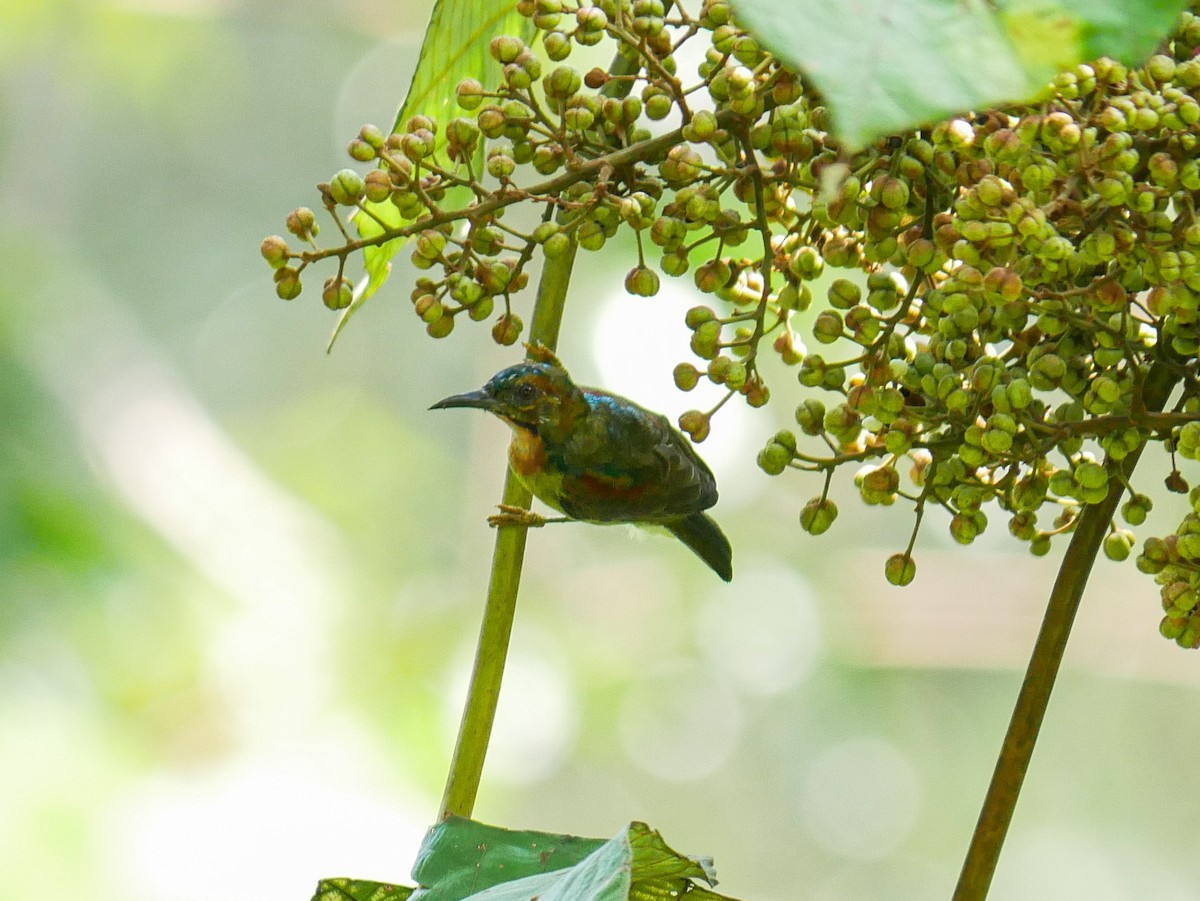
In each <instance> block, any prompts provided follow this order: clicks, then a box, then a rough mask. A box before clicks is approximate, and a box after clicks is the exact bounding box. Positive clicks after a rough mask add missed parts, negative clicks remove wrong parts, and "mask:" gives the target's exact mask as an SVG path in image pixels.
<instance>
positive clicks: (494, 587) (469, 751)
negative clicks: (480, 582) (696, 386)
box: [438, 242, 575, 820]
mask: <svg viewBox="0 0 1200 901" xmlns="http://www.w3.org/2000/svg"><path fill="white" fill-rule="evenodd" d="M574 262H575V244H574V243H573V242H572V244H571V247H570V250H569V251H568V252H567V253H564V254H562V255H561V256H558V257H555V258H554V259H548V260H546V262H545V266H544V267H543V268H542V278H541V281H540V282H539V283H538V294H537V302H536V303H535V305H534V308H533V322H532V323H531V324H530V329H529V343H530V344H541V345H543V346H545V347H547V348H549V349H550V350H554V349H555V348H556V346H557V345H558V331H559V326H560V325H561V324H562V316H563V307H564V305H565V303H566V299H567V286H568V284H569V282H570V279H571V267H572V265H573V264H574ZM532 500H533V498H532V496H531V495H530V493H529V491H528V489H526V488H525V486H523V485H522V484H521V483H520V482H518V481H517V479H516V477H515V476H514V475H513V474H512V470H509V471H508V475H507V477H506V478H505V481H504V499H503V502H504V503H505V504H508V505H510V506H513V507H525V508H528V507H529V505H530V503H531V502H532ZM527 534H528V530H527V529H525V528H524V527H516V526H504V527H501V528H499V529H497V530H496V548H495V550H494V551H493V553H492V575H491V580H490V582H489V583H488V593H487V604H486V606H485V607H484V611H483V625H482V627H481V628H480V631H479V646H478V648H477V649H476V651H475V666H474V669H473V670H472V671H471V682H470V685H469V686H468V688H467V701H466V706H465V708H464V709H463V716H462V722H461V723H460V724H459V729H458V741H457V742H456V743H455V745H454V757H453V759H452V760H451V762H450V773H449V775H448V776H447V777H446V790H445V793H444V794H443V795H442V810H441V814H440V816H439V817H438V819H439V820H444V819H446V817H449V816H461V817H469V816H470V815H471V811H472V810H473V809H474V807H475V796H476V794H478V792H479V780H480V778H481V777H482V776H483V761H484V758H485V757H486V756H487V749H488V740H489V739H490V738H491V735H492V724H493V723H494V722H495V720H496V705H497V704H498V703H499V701H500V682H501V680H502V679H503V678H504V664H505V661H506V659H507V658H508V643H509V639H510V638H511V636H512V627H513V618H514V617H515V616H516V612H517V589H518V588H519V587H520V584H521V564H522V562H523V561H524V559H525V538H526V535H527Z"/></svg>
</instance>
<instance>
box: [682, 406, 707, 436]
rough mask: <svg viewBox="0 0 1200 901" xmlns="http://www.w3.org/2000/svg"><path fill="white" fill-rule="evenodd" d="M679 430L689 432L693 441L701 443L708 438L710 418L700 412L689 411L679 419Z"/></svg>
mask: <svg viewBox="0 0 1200 901" xmlns="http://www.w3.org/2000/svg"><path fill="white" fill-rule="evenodd" d="M679 428H680V429H681V430H683V431H684V432H687V433H688V435H690V436H691V438H692V440H693V441H696V442H700V441H703V440H704V439H705V438H707V437H708V430H709V417H708V414H707V413H703V412H701V411H700V410H688V411H687V412H686V413H683V414H682V415H680V417H679Z"/></svg>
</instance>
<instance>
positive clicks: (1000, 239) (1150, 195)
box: [693, 12, 1200, 647]
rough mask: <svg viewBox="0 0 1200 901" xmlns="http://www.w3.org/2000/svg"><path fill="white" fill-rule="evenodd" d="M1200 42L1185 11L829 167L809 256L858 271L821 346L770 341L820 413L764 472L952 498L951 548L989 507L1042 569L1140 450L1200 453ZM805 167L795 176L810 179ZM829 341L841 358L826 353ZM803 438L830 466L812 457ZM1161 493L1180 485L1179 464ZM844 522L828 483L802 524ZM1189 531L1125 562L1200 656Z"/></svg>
mask: <svg viewBox="0 0 1200 901" xmlns="http://www.w3.org/2000/svg"><path fill="white" fill-rule="evenodd" d="M1198 46H1200V18H1197V17H1196V16H1195V15H1194V14H1193V13H1190V12H1189V13H1185V14H1183V15H1182V16H1181V18H1180V20H1179V22H1178V24H1177V27H1176V29H1175V31H1174V33H1173V34H1172V36H1171V39H1170V40H1169V41H1168V42H1167V43H1166V44H1164V46H1163V47H1162V49H1161V52H1160V53H1159V54H1157V55H1155V56H1154V57H1153V58H1151V59H1150V60H1149V61H1148V62H1147V63H1146V64H1145V65H1144V66H1143V67H1141V68H1139V69H1129V68H1126V67H1124V66H1122V65H1120V64H1118V63H1115V62H1113V61H1112V60H1108V59H1101V60H1098V61H1096V62H1095V63H1093V64H1091V65H1087V66H1080V67H1078V68H1077V69H1076V70H1075V71H1073V72H1068V73H1064V74H1063V75H1061V76H1059V78H1057V79H1056V80H1055V82H1054V84H1053V85H1052V86H1051V87H1050V88H1049V89H1048V90H1047V91H1046V92H1045V94H1044V96H1043V97H1042V98H1040V100H1039V101H1038V102H1037V103H1035V104H1031V105H1029V106H1026V107H1021V108H1013V109H1006V110H998V111H992V112H990V113H987V114H985V115H980V116H975V117H963V118H959V119H954V120H951V121H949V122H944V123H941V124H939V125H936V126H934V127H932V128H929V129H924V130H921V131H919V132H915V133H912V134H908V135H902V136H897V137H894V138H892V139H890V140H887V141H884V142H881V143H880V144H878V145H877V146H876V147H874V148H872V149H871V150H869V151H867V152H865V153H863V154H860V155H857V156H855V157H850V158H848V159H846V158H843V159H841V160H839V163H840V164H842V165H844V166H845V171H846V174H845V175H844V177H841V179H840V181H839V182H838V184H837V186H836V188H835V189H833V190H831V191H825V192H810V194H809V197H810V203H809V204H808V205H807V208H808V210H809V212H808V213H807V216H805V215H804V214H803V213H796V214H794V215H796V216H797V218H798V227H799V228H800V229H802V230H803V234H804V236H805V242H804V245H803V246H802V247H801V248H799V250H801V251H804V252H806V253H807V254H812V253H814V252H815V253H816V254H817V255H818V256H819V258H820V262H823V264H824V265H825V266H826V267H829V268H831V269H845V270H851V272H850V273H847V274H846V275H845V276H843V277H833V278H830V277H829V276H833V275H834V273H832V272H830V273H828V275H827V276H826V278H824V279H823V280H822V284H823V286H824V294H825V300H826V303H825V304H824V305H822V308H821V309H820V311H819V312H817V313H816V314H815V315H809V316H807V317H805V320H804V321H805V322H806V326H807V331H808V332H809V334H811V336H812V342H813V344H815V345H818V346H819V349H817V348H814V350H813V351H812V352H808V351H807V350H805V349H803V348H800V346H799V342H798V341H796V340H795V339H792V338H791V337H790V334H789V333H787V332H785V334H789V337H788V338H787V339H785V340H780V341H779V342H778V345H777V349H778V350H779V351H780V353H781V356H783V357H784V359H785V360H786V361H787V362H795V363H796V365H797V367H798V379H799V381H800V383H801V384H802V385H803V386H805V387H808V388H811V389H816V390H818V391H820V392H825V393H828V394H830V395H833V400H832V401H821V400H818V399H816V398H813V397H810V398H808V399H806V400H805V401H803V402H802V403H801V404H800V405H799V406H798V407H797V408H796V421H797V425H798V426H799V429H798V430H797V431H796V432H792V431H785V432H781V433H779V434H777V435H775V436H773V437H772V438H771V439H770V440H769V441H768V442H767V444H766V446H765V447H764V448H763V450H762V451H761V452H760V454H759V458H758V462H759V466H760V467H761V468H762V469H763V470H764V471H765V472H767V473H769V474H773V475H774V474H778V473H782V472H784V471H786V470H787V469H789V468H796V469H801V470H813V471H820V472H826V473H829V472H830V471H832V469H833V468H836V467H837V466H840V465H842V464H843V463H853V464H854V465H855V466H856V467H860V468H859V469H858V473H857V476H856V479H855V484H856V485H857V487H858V489H859V493H860V495H861V497H862V499H863V500H864V501H865V502H866V503H868V504H890V503H894V502H895V501H896V499H897V498H905V499H907V500H909V501H910V502H912V503H913V504H914V505H915V506H916V508H917V509H918V510H922V509H923V508H924V507H925V506H926V505H928V504H934V505H936V506H939V507H942V508H944V509H945V510H947V511H948V514H949V517H950V525H949V529H950V534H951V536H952V537H953V538H954V539H955V540H956V541H958V542H961V543H969V542H971V541H972V540H974V539H975V537H977V536H978V535H979V534H980V533H981V532H982V531H984V530H985V529H986V527H987V525H988V519H987V516H986V515H985V513H984V507H985V505H987V504H989V503H990V502H993V501H994V502H995V503H996V505H997V506H998V507H999V508H1000V509H1001V510H1003V511H1004V512H1005V513H1007V514H1008V517H1009V519H1008V525H1009V530H1010V532H1011V533H1012V534H1013V535H1014V536H1015V537H1017V538H1018V539H1019V540H1022V541H1025V542H1028V544H1029V547H1030V549H1031V551H1032V552H1033V553H1034V554H1038V555H1041V554H1045V553H1047V552H1048V551H1049V550H1050V547H1051V541H1052V539H1053V538H1054V537H1056V536H1058V535H1061V534H1064V533H1067V532H1070V531H1071V530H1072V529H1073V527H1074V524H1075V522H1076V520H1077V518H1078V516H1079V514H1080V512H1081V510H1082V509H1084V508H1086V507H1087V506H1089V505H1095V504H1099V503H1101V502H1103V501H1105V500H1106V499H1107V498H1109V496H1110V492H1113V491H1122V490H1124V488H1125V487H1126V481H1127V479H1126V472H1125V467H1124V465H1123V464H1124V462H1125V461H1127V460H1128V461H1130V462H1132V460H1134V459H1136V456H1137V454H1139V453H1140V451H1141V449H1142V448H1143V446H1144V445H1145V444H1146V443H1147V442H1148V441H1150V440H1152V439H1154V438H1158V439H1160V440H1161V439H1162V438H1163V437H1166V438H1167V440H1168V441H1169V443H1170V444H1171V445H1172V446H1173V447H1174V448H1175V449H1176V450H1177V451H1178V453H1179V454H1180V455H1181V456H1183V457H1193V456H1200V422H1194V421H1192V420H1194V419H1200V383H1198V382H1197V376H1196V373H1197V369H1196V365H1195V357H1196V355H1197V351H1198V350H1200V315H1198V310H1200V255H1198V252H1197V251H1198V250H1200V215H1198V214H1197V212H1196V210H1197V200H1198V199H1200V148H1198V145H1200V129H1197V128H1196V124H1197V122H1200V58H1196V57H1197V48H1198ZM767 118H768V119H770V116H768V117H767ZM759 127H760V128H765V127H764V126H763V125H762V124H761V123H760V125H759ZM808 131H809V134H808V137H809V138H810V139H811V144H810V143H808V142H804V143H803V145H802V146H803V153H804V154H812V153H814V152H815V153H816V154H817V157H816V158H817V159H818V160H819V158H820V154H821V153H822V152H825V151H822V148H828V147H829V144H830V142H829V139H828V136H826V135H812V134H811V131H812V129H811V126H810V128H809V130H808ZM765 154H766V151H765V150H764V155H765ZM782 158H783V159H785V160H787V161H788V164H789V165H788V168H787V169H786V170H784V171H786V172H787V173H793V172H797V168H796V164H795V161H793V160H791V159H789V158H788V156H787V154H786V153H785V154H784V155H783V157H782ZM812 159H813V157H811V156H809V160H810V168H811V161H812ZM773 171H774V172H775V173H777V174H778V173H779V172H780V171H781V170H780V169H779V168H778V167H777V168H776V169H774V170H773ZM798 174H799V175H800V176H801V177H805V176H807V175H808V173H807V172H805V171H804V170H803V166H802V165H801V167H800V168H799V171H798ZM785 183H786V182H785V181H783V180H778V181H776V183H775V185H774V187H775V190H776V191H777V192H781V191H782V190H783V185H784V184H785ZM798 186H799V185H798V184H796V183H793V185H792V188H793V190H794V189H795V188H796V187H798ZM805 206H806V205H803V204H791V205H790V207H791V208H792V209H795V210H803V209H805ZM796 231H797V224H792V225H789V226H788V234H789V235H792V234H795V233H796ZM773 237H774V242H773V243H774V246H775V247H776V248H783V247H785V246H786V245H785V243H784V242H785V241H786V240H787V238H786V237H785V236H782V235H780V236H773ZM795 253H796V252H795V251H793V253H792V255H790V256H784V254H783V253H781V252H779V251H778V250H777V252H776V255H775V257H776V258H775V261H774V272H773V273H772V275H773V282H772V285H771V296H770V301H771V305H772V308H774V304H775V303H777V298H781V297H782V294H783V289H784V288H789V287H791V285H793V284H795V282H790V281H789V280H788V277H789V276H792V277H795V278H797V279H798V281H799V283H800V284H801V286H805V280H806V279H809V280H811V279H810V276H809V273H813V272H815V273H816V274H817V275H820V272H821V267H820V265H814V264H813V263H812V262H811V261H801V260H799V259H797V258H796V256H795ZM777 286H779V287H777ZM805 287H810V286H805ZM800 298H801V299H800V302H799V303H798V304H796V303H795V302H794V301H789V302H788V303H781V304H779V309H780V310H781V312H786V311H787V310H788V308H792V309H793V310H799V311H803V310H804V309H805V308H806V307H807V306H808V305H809V303H810V302H811V296H810V294H809V293H808V292H803V291H802V292H801V293H800ZM700 343H701V344H703V343H704V342H703V340H702V341H701V342H700ZM695 346H696V345H695V343H694V344H693V347H694V348H695ZM838 347H843V348H846V349H847V350H846V351H845V352H843V353H842V354H840V356H835V355H834V353H833V351H835V350H836V349H837V348H838ZM826 348H829V350H826ZM787 355H790V356H791V357H792V359H790V360H789V359H788V356H787ZM796 357H799V358H800V359H799V360H796ZM1152 365H1158V366H1160V367H1162V368H1163V369H1164V370H1165V371H1167V372H1168V373H1169V380H1170V382H1171V383H1172V384H1174V385H1176V386H1178V387H1177V390H1176V393H1175V394H1174V395H1172V397H1171V403H1172V407H1171V409H1170V410H1169V411H1168V412H1167V413H1164V414H1158V413H1157V412H1156V411H1154V410H1149V411H1148V410H1147V409H1146V406H1145V404H1146V401H1147V397H1146V395H1145V394H1144V392H1143V388H1144V385H1145V382H1146V379H1147V376H1148V374H1149V372H1150V369H1151V366H1152ZM1162 400H1165V398H1162ZM798 436H799V439H800V442H801V443H800V444H798V441H797V438H798ZM806 437H809V438H811V439H814V440H815V441H816V442H818V443H819V444H820V445H821V446H822V447H823V448H824V453H821V452H820V451H819V450H818V451H817V452H813V453H809V452H807V451H806V450H805V449H804V447H803V442H804V439H805V438H806ZM902 476H906V477H907V478H903V477H902ZM1167 484H1168V487H1169V488H1172V489H1173V490H1177V491H1179V490H1182V491H1186V490H1187V482H1186V480H1185V479H1184V478H1183V477H1182V476H1181V475H1180V474H1179V473H1178V472H1175V473H1173V474H1172V477H1171V478H1169V479H1168V483H1167ZM827 487H828V483H827ZM1149 509H1150V500H1149V498H1147V497H1146V496H1145V495H1144V494H1141V493H1133V494H1132V496H1131V497H1130V498H1129V499H1128V500H1127V501H1126V502H1125V503H1124V504H1123V505H1122V506H1121V508H1120V519H1119V520H1114V522H1113V523H1112V526H1111V530H1110V533H1109V535H1108V537H1107V539H1106V540H1105V542H1104V545H1103V547H1104V551H1105V553H1106V555H1107V556H1109V557H1110V558H1112V559H1114V560H1123V559H1125V558H1127V557H1129V556H1130V554H1131V552H1132V549H1133V547H1134V536H1133V533H1132V532H1131V531H1130V529H1129V528H1127V527H1129V526H1139V525H1141V524H1142V523H1143V522H1144V521H1145V519H1146V514H1147V512H1148V511H1149ZM1047 510H1049V511H1050V514H1049V516H1047V515H1046V511H1047ZM836 515H837V508H836V507H835V506H834V505H833V503H832V501H830V500H828V498H827V497H826V496H825V493H822V494H821V495H820V496H819V497H817V498H814V499H813V501H811V502H810V503H809V504H808V505H807V506H806V507H805V508H804V510H803V511H802V514H801V525H802V527H803V528H805V529H806V530H808V531H810V532H812V533H813V534H819V533H821V532H823V531H825V530H826V529H828V528H829V526H830V524H831V523H832V521H833V519H834V518H835V517H836ZM1043 518H1045V520H1048V521H1044V520H1043ZM918 521H919V517H918ZM1191 529H1196V531H1197V532H1200V525H1198V523H1197V522H1192V521H1190V519H1189V520H1185V522H1184V523H1183V524H1182V525H1181V526H1180V529H1179V530H1178V531H1177V533H1176V534H1175V535H1172V536H1169V537H1168V538H1166V539H1150V540H1149V541H1148V542H1147V544H1146V548H1145V552H1144V553H1143V554H1142V555H1141V557H1139V565H1140V566H1141V567H1142V568H1143V569H1145V570H1147V571H1150V572H1156V573H1159V579H1160V581H1162V582H1163V584H1164V591H1163V597H1164V604H1165V605H1167V608H1168V609H1167V617H1166V618H1165V619H1164V623H1163V634H1164V635H1167V636H1168V637H1170V638H1174V639H1175V640H1176V641H1178V642H1179V643H1180V644H1181V645H1184V646H1187V647H1195V646H1196V645H1197V643H1200V638H1198V636H1200V632H1198V627H1200V615H1198V614H1196V612H1195V605H1194V604H1193V603H1192V599H1193V597H1194V593H1193V592H1192V591H1191V589H1194V588H1195V587H1196V586H1195V585H1193V583H1192V582H1191V581H1188V579H1187V578H1186V577H1185V575H1184V573H1186V572H1188V570H1189V568H1190V567H1193V566H1195V560H1193V559H1191V558H1189V557H1188V556H1187V553H1188V552H1190V550H1192V549H1191V548H1190V547H1189V543H1188V541H1185V540H1183V538H1184V536H1186V535H1187V534H1188V532H1189V530H1191ZM914 537H915V536H914ZM1181 542H1182V546H1183V553H1182V554H1181V553H1180V551H1179V548H1180V545H1181ZM911 550H912V544H911V542H910V544H909V547H908V549H907V550H906V551H905V552H904V553H901V554H897V555H895V556H894V557H893V558H891V559H890V560H889V561H888V563H887V564H886V567H885V574H886V576H887V578H888V579H889V581H892V582H893V583H895V584H907V583H908V582H909V581H911V579H912V578H913V576H914V575H915V565H914V564H913V560H912V556H911ZM1195 550H1197V552H1198V553H1200V538H1197V547H1196V548H1195ZM1196 559H1198V560H1200V558H1196ZM1196 571H1197V573H1200V567H1197V568H1196ZM1164 574H1165V575H1164ZM1185 581H1187V583H1188V585H1189V586H1191V589H1189V591H1184V590H1183V588H1182V583H1183V582H1185Z"/></svg>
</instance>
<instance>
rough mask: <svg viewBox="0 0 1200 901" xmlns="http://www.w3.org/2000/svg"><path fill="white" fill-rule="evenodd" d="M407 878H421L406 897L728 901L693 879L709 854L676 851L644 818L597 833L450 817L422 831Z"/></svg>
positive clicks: (426, 900) (706, 877) (706, 872)
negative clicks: (602, 835) (611, 833)
mask: <svg viewBox="0 0 1200 901" xmlns="http://www.w3.org/2000/svg"><path fill="white" fill-rule="evenodd" d="M413 878H414V879H416V880H417V881H418V882H419V883H421V885H422V886H427V888H421V889H419V890H418V891H417V892H416V893H414V895H413V901H531V899H534V898H536V899H538V901H629V899H635V901H656V899H676V898H680V897H683V896H687V897H691V898H694V899H696V901H730V899H728V898H726V897H725V896H723V895H718V894H716V893H715V892H711V891H708V890H707V889H704V888H702V887H701V886H698V885H696V884H695V883H694V882H693V881H692V880H693V879H699V880H703V881H705V882H707V883H709V884H712V883H715V881H716V878H715V876H714V875H713V871H712V865H711V863H710V862H708V861H701V860H695V859H692V858H689V857H684V856H682V855H680V854H678V853H677V852H675V851H673V850H672V849H671V848H670V847H668V846H667V845H666V843H665V842H663V840H662V837H661V836H660V835H659V834H658V833H657V832H655V831H654V830H652V829H651V828H650V827H649V826H647V825H646V824H645V823H630V824H629V826H627V827H626V828H625V829H623V830H621V832H620V833H618V834H617V835H616V836H615V837H614V838H612V839H610V840H608V841H603V840H601V839H587V838H578V837H575V836H569V835H556V834H549V833H542V832H514V831H510V830H507V829H499V828H497V827H494V826H487V825H484V824H482V823H476V822H474V821H472V820H466V819H461V818H457V817H455V818H451V819H449V820H447V821H446V822H444V823H441V824H439V825H438V826H435V827H433V829H431V830H430V831H429V835H428V836H427V837H426V839H425V842H424V843H423V845H422V847H421V851H420V853H419V854H418V857H417V863H416V865H415V866H414V867H413Z"/></svg>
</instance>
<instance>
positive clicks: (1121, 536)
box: [1104, 529, 1134, 562]
mask: <svg viewBox="0 0 1200 901" xmlns="http://www.w3.org/2000/svg"><path fill="white" fill-rule="evenodd" d="M1133 541H1134V538H1133V533H1132V532H1128V531H1126V530H1124V529H1117V530H1116V531H1115V532H1110V533H1109V534H1108V536H1107V537H1106V538H1105V539H1104V555H1105V556H1106V557H1108V559H1109V560H1116V561H1117V562H1120V561H1122V560H1125V559H1127V558H1128V557H1129V552H1130V551H1131V550H1132V549H1133Z"/></svg>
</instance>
